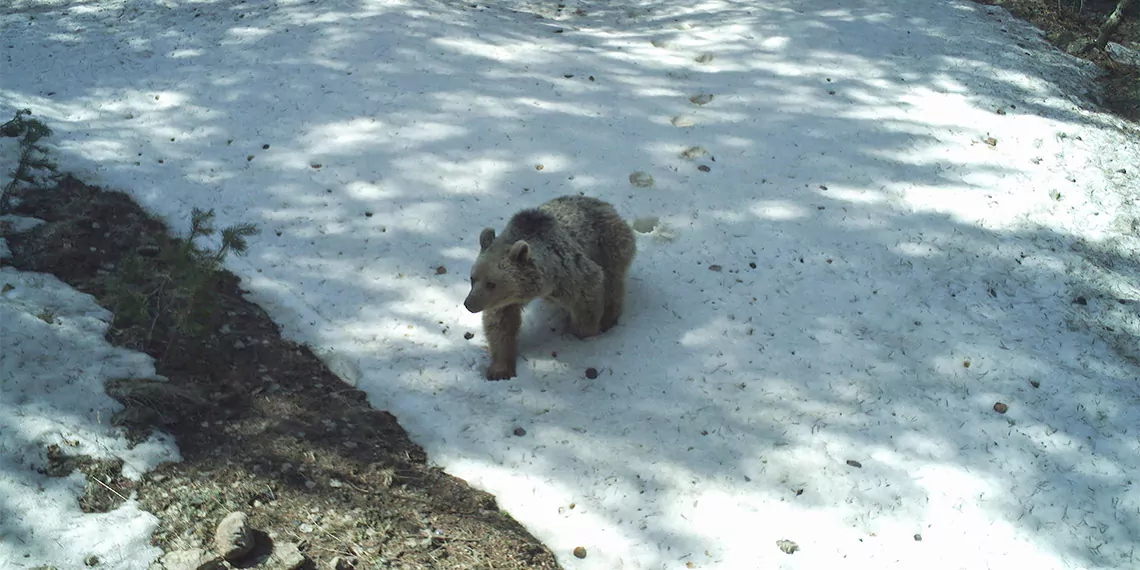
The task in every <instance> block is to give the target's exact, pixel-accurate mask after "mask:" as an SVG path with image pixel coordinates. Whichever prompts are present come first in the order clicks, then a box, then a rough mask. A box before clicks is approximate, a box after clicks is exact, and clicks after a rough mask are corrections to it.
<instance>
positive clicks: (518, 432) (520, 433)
mask: <svg viewBox="0 0 1140 570" xmlns="http://www.w3.org/2000/svg"><path fill="white" fill-rule="evenodd" d="M515 435H516V436H518V437H522V436H524V435H526V430H525V429H523V428H521V427H517V428H515Z"/></svg>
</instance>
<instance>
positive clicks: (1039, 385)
mask: <svg viewBox="0 0 1140 570" xmlns="http://www.w3.org/2000/svg"><path fill="white" fill-rule="evenodd" d="M1029 385H1030V386H1033V387H1034V388H1040V387H1041V382H1038V381H1037V380H1030V381H1029Z"/></svg>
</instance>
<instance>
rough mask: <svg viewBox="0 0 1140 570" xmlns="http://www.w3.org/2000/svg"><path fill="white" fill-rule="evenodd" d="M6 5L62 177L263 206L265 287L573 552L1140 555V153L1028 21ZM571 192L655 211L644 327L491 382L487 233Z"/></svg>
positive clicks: (1053, 560)
mask: <svg viewBox="0 0 1140 570" xmlns="http://www.w3.org/2000/svg"><path fill="white" fill-rule="evenodd" d="M577 10H580V12H576V11H577ZM0 14H2V15H0V36H2V37H3V38H4V42H3V44H4V45H3V49H4V53H3V56H2V57H0V78H3V79H2V80H0V105H2V106H3V108H5V109H13V110H14V109H15V108H22V107H29V108H31V109H32V110H33V111H34V112H36V113H37V115H38V116H40V117H41V118H42V119H44V120H45V121H46V122H47V123H48V124H49V125H50V126H52V127H53V128H54V129H55V131H56V135H55V137H54V138H53V140H54V141H55V143H56V144H57V152H58V155H59V156H57V158H58V160H59V161H60V163H61V165H62V166H64V167H65V168H67V169H72V170H75V171H78V172H79V173H80V174H81V176H83V177H84V178H86V179H87V180H89V181H91V182H93V183H102V184H109V185H112V186H115V187H118V188H120V189H123V190H126V191H128V192H130V193H132V194H133V195H134V196H135V197H137V199H138V200H139V201H140V202H141V203H143V204H144V205H145V206H146V207H148V208H150V209H152V210H153V211H155V212H157V213H159V214H161V215H162V216H164V217H166V218H167V219H168V220H169V221H171V222H172V223H173V225H174V227H178V228H181V227H184V226H185V221H186V220H187V219H188V218H189V212H190V210H191V208H193V207H200V208H214V209H216V211H217V213H218V223H219V225H227V224H230V223H234V222H254V223H257V224H259V225H260V226H261V227H262V229H263V232H262V234H261V235H260V236H259V237H256V238H254V239H253V240H251V247H250V254H249V255H248V256H247V257H244V258H232V259H230V260H227V264H228V266H229V267H230V268H231V269H232V270H234V271H235V272H236V273H238V274H239V275H241V276H242V277H243V279H244V280H245V282H246V284H247V285H248V286H249V287H250V288H251V289H252V290H253V292H254V293H253V298H254V300H255V301H257V302H259V303H260V304H262V305H263V306H264V307H265V308H266V309H267V310H268V311H269V312H270V314H271V315H272V316H273V317H274V318H275V319H276V320H277V322H278V323H280V324H281V325H282V326H283V327H284V330H285V331H286V332H287V334H288V335H290V336H291V337H293V338H295V339H297V340H300V341H303V342H306V343H309V344H311V345H312V346H313V347H314V348H316V349H318V350H319V351H322V352H324V353H325V354H326V355H328V357H329V360H330V362H331V363H333V364H335V369H337V370H340V371H341V373H342V375H343V376H344V377H346V378H348V379H350V380H353V381H355V382H357V383H358V384H359V386H360V387H361V388H362V389H364V390H365V391H367V392H368V394H369V395H370V397H371V399H372V402H373V403H374V405H375V406H376V407H378V408H382V409H388V410H390V411H392V412H393V413H394V414H396V416H397V417H398V418H399V419H400V422H401V423H402V424H403V425H404V426H405V427H406V428H407V429H408V430H409V431H410V432H411V434H412V435H413V437H414V438H415V439H416V441H418V442H419V443H421V444H422V445H423V446H424V448H425V449H426V451H427V452H428V454H429V456H430V457H431V458H432V460H433V461H435V462H437V463H438V464H440V465H441V466H443V467H444V468H445V469H446V470H447V471H448V472H450V473H452V474H454V475H457V476H459V477H463V478H465V479H467V480H468V481H470V482H471V483H472V484H474V485H476V486H479V487H481V488H483V489H486V490H487V491H489V492H491V493H494V494H495V495H496V496H497V497H498V499H499V501H500V504H501V505H502V506H503V507H504V508H505V509H506V510H507V511H509V512H510V513H511V514H512V515H513V516H514V517H515V518H517V519H518V520H519V521H520V522H522V523H523V524H524V525H526V526H527V527H528V528H529V529H530V530H531V531H532V532H533V533H534V534H535V535H536V536H537V537H538V538H539V539H541V540H542V541H544V542H545V543H546V544H547V545H549V546H550V547H551V548H552V549H553V550H554V552H555V553H556V554H557V555H558V557H559V559H560V561H561V563H562V564H564V565H565V566H566V567H567V568H580V569H587V568H588V569H605V570H613V569H620V568H670V569H672V568H685V567H690V564H691V567H696V568H718V569H730V568H732V569H738V568H758V567H763V568H805V569H807V568H810V569H817V568H837V567H844V568H852V567H858V568H864V567H866V568H877V569H883V568H900V569H901V568H905V569H913V568H932V569H934V568H937V569H942V568H945V569H959V568H971V569H973V568H991V567H1007V568H1015V567H1016V568H1034V569H1042V570H1045V569H1060V568H1065V569H1077V568H1088V569H1092V568H1120V569H1123V568H1135V567H1137V565H1140V552H1136V551H1137V550H1138V548H1137V547H1138V546H1140V481H1137V479H1140V475H1138V474H1140V381H1138V379H1140V368H1138V367H1137V366H1136V364H1135V362H1130V361H1128V360H1127V359H1126V358H1125V356H1127V355H1132V356H1133V357H1134V358H1136V357H1138V356H1140V348H1138V347H1140V322H1138V321H1140V318H1138V317H1137V314H1136V307H1137V301H1138V300H1140V290H1138V287H1140V285H1138V284H1140V267H1138V262H1137V257H1136V254H1137V251H1138V250H1137V232H1138V231H1140V229H1137V226H1140V221H1135V220H1140V203H1137V197H1138V196H1140V182H1138V176H1137V174H1138V172H1140V159H1138V158H1137V157H1140V146H1138V145H1137V143H1136V141H1135V140H1134V139H1131V140H1130V139H1128V138H1127V137H1126V136H1125V135H1124V134H1122V132H1121V131H1120V130H1119V129H1118V128H1117V123H1116V121H1115V120H1114V119H1111V118H1109V117H1107V116H1105V115H1101V114H1096V113H1090V112H1087V111H1085V110H1082V109H1081V108H1080V107H1079V106H1078V105H1076V104H1075V103H1074V99H1073V98H1072V97H1071V94H1076V93H1080V92H1082V91H1084V90H1086V89H1088V86H1090V85H1091V83H1090V82H1089V81H1088V78H1089V77H1091V74H1092V72H1091V71H1090V68H1089V67H1088V65H1087V64H1084V63H1081V62H1078V61H1077V60H1075V59H1073V58H1070V57H1068V56H1065V55H1062V54H1060V53H1058V52H1056V51H1055V50H1052V49H1051V48H1049V47H1048V46H1047V45H1046V44H1045V42H1044V41H1043V40H1042V39H1041V38H1040V37H1039V34H1038V33H1037V32H1035V31H1033V30H1031V29H1029V28H1028V27H1027V26H1025V25H1023V24H1021V23H1018V22H1016V21H1014V20H1012V19H1011V18H1009V17H1008V15H1007V14H1006V13H1005V12H1004V11H1001V10H1000V9H994V8H987V7H983V6H979V5H975V4H971V3H966V2H954V1H948V0H794V1H793V0H747V1H743V0H742V1H732V0H697V1H696V2H691V1H689V2H686V1H681V0H642V1H636V0H616V1H604V2H603V1H601V0H598V1H584V0H580V1H577V2H566V3H565V8H564V9H558V8H556V5H555V3H553V2H547V3H540V2H527V1H524V0H513V1H507V2H493V3H489V4H483V3H476V4H472V3H468V2H460V1H458V0H403V1H400V0H390V1H385V0H328V1H322V2H315V3H314V2H309V1H308V0H277V1H265V2H254V1H249V2H233V1H222V0H181V1H180V0H160V1H150V0H147V1H142V0H138V1H135V0H86V1H81V0H15V1H14V2H10V3H9V6H8V7H7V8H0ZM535 14H541V15H544V16H546V17H545V18H536V17H535ZM702 95H706V96H707V95H711V99H709V98H708V97H701V96H702ZM693 100H695V101H697V102H699V103H704V104H698V103H694V102H693ZM5 113H7V114H10V113H9V112H7V111H6V112H5ZM693 147H699V148H697V149H693ZM686 151H688V152H686ZM698 166H703V167H707V168H705V169H698ZM634 172H645V173H648V174H650V175H651V176H652V177H653V179H654V184H653V185H652V186H650V187H638V186H635V185H632V184H631V183H630V178H629V177H630V175H631V174H632V173H634ZM572 192H585V193H588V194H590V195H594V196H598V197H601V198H603V199H606V200H609V201H611V202H613V203H614V204H615V205H616V206H617V207H618V209H619V210H620V211H621V212H622V213H623V214H624V215H626V216H628V217H629V218H630V219H631V220H633V219H637V218H654V217H655V218H657V219H658V222H657V225H656V229H654V230H653V231H652V232H650V233H648V234H645V235H641V236H640V238H639V240H640V241H639V247H640V252H639V254H638V257H637V259H636V260H635V262H634V266H633V269H632V283H631V286H630V291H629V298H628V301H627V307H628V308H627V312H626V314H625V316H624V318H623V320H622V322H621V324H620V325H619V326H618V327H616V328H615V329H614V330H612V331H610V332H608V333H606V334H605V335H603V336H601V337H598V338H596V339H591V340H589V341H585V342H581V341H578V340H576V339H574V338H573V337H572V336H570V335H569V334H567V333H564V332H563V331H564V329H563V327H561V326H559V321H558V318H557V315H556V314H554V313H553V312H552V311H549V310H547V309H545V308H543V307H542V306H537V307H535V308H534V310H532V311H530V313H529V316H528V319H529V320H528V322H527V325H526V338H525V340H524V342H523V346H522V353H523V355H524V357H525V359H526V360H525V362H523V363H522V366H521V368H520V371H521V374H520V377H518V378H515V379H513V380H511V381H508V382H485V381H484V380H483V379H482V377H481V369H482V367H483V366H485V364H486V356H485V353H484V350H483V348H482V345H483V337H482V334H481V332H480V331H479V320H478V316H476V315H471V314H469V313H467V312H466V311H465V310H464V309H463V307H462V305H461V303H462V300H463V298H464V296H465V294H466V292H467V270H468V267H469V265H470V262H471V261H472V260H473V258H474V255H475V253H476V250H477V244H476V241H477V239H476V238H477V236H478V233H479V230H480V229H481V228H482V227H484V226H487V225H489V226H493V227H496V228H500V227H501V226H502V224H503V223H504V222H505V220H506V218H507V217H509V215H510V214H511V213H513V211H514V210H516V209H518V208H521V207H524V206H531V205H535V204H538V203H540V202H541V201H544V200H546V199H549V198H552V197H554V196H557V195H560V194H563V193H572ZM643 222H644V220H643ZM441 265H442V266H444V267H446V269H447V271H446V273H437V268H438V267H439V266H441ZM714 266H715V267H714ZM1077 296H1080V297H1082V298H1083V300H1084V301H1085V304H1079V303H1077V304H1074V303H1073V299H1074V298H1076V297H1077ZM5 310H8V309H5ZM552 326H553V327H554V328H556V330H554V331H552V330H551V328H552ZM1106 326H1107V327H1111V329H1109V328H1106ZM468 331H471V332H474V333H475V337H474V338H473V339H472V340H465V339H464V333H465V332H468ZM6 334H7V333H6ZM587 367H596V368H597V369H598V370H599V371H600V375H599V377H598V378H597V379H594V380H590V379H587V378H585V377H584V371H585V369H586V368H587ZM7 398H8V396H7V392H5V400H4V405H5V406H11V404H10V403H9V401H8V399H7ZM996 402H1002V403H1004V404H1006V405H1007V406H1008V411H1006V412H1005V413H1004V414H1002V413H998V412H996V411H995V410H994V404H995V403H996ZM5 417H8V416H5ZM516 427H523V428H525V429H526V435H525V436H524V437H515V436H514V435H512V432H513V430H514V428H516ZM4 476H5V477H8V476H10V474H9V472H5V475H4ZM5 508H7V509H8V511H7V513H11V512H12V510H11V507H5ZM782 539H786V540H791V541H795V542H796V543H797V544H798V545H799V550H798V551H796V552H795V553H794V554H791V555H788V554H785V553H784V552H782V551H781V550H780V549H778V548H777V546H776V541H777V540H782ZM4 544H5V545H6V544H7V540H5V541H4ZM577 546H583V547H585V549H586V551H587V553H588V556H587V557H586V558H584V559H578V558H576V557H574V556H573V555H572V554H571V552H572V551H573V549H574V548H575V547H577ZM5 548H7V546H5Z"/></svg>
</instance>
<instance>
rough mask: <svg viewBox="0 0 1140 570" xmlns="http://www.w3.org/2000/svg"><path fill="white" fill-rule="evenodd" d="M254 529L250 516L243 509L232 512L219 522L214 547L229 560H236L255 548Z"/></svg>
mask: <svg viewBox="0 0 1140 570" xmlns="http://www.w3.org/2000/svg"><path fill="white" fill-rule="evenodd" d="M253 545H254V539H253V531H252V530H250V528H249V522H248V517H246V514H245V513H243V512H241V511H236V512H232V513H230V514H228V515H226V517H225V518H223V519H222V522H220V523H218V528H217V530H216V531H215V532H214V549H215V550H217V551H218V554H221V555H222V558H225V559H226V560H229V561H231V562H232V561H234V560H237V559H239V558H241V557H242V556H245V555H246V554H249V553H250V551H251V550H253Z"/></svg>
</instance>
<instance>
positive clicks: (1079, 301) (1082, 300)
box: [1073, 295, 1089, 306]
mask: <svg viewBox="0 0 1140 570" xmlns="http://www.w3.org/2000/svg"><path fill="white" fill-rule="evenodd" d="M1073 304H1076V305H1082V306H1084V305H1088V304H1089V300H1088V299H1086V298H1085V297H1084V295H1081V296H1079V297H1077V298H1076V299H1073Z"/></svg>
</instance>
